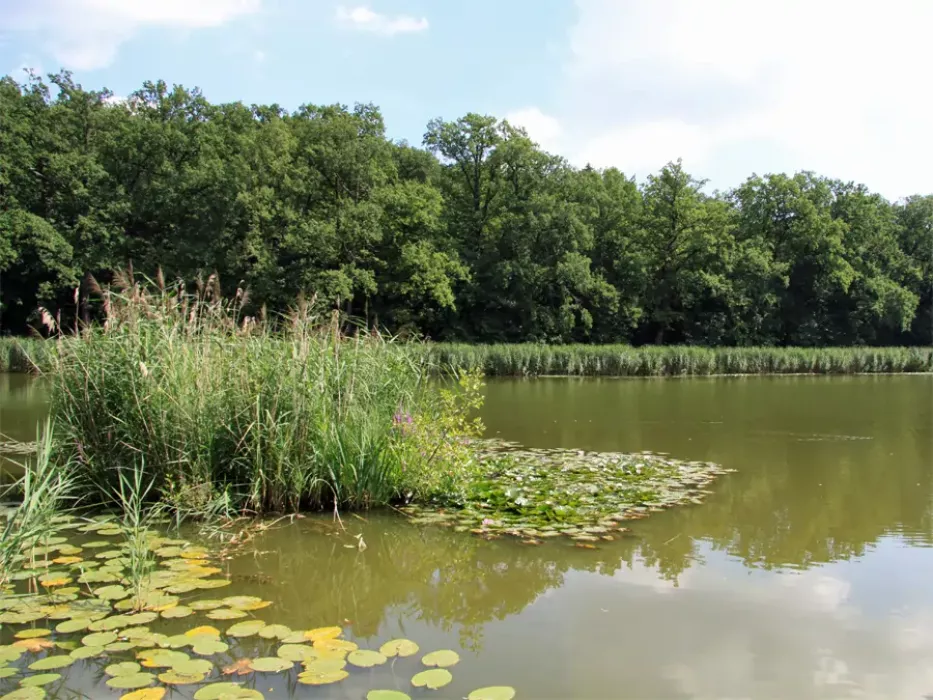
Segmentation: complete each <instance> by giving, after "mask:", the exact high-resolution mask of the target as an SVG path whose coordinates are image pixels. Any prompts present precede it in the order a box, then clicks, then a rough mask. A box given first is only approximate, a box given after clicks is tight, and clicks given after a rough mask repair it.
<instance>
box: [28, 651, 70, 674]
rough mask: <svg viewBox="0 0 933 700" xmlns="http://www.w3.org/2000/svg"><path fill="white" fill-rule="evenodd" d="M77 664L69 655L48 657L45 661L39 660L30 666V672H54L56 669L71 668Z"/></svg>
mask: <svg viewBox="0 0 933 700" xmlns="http://www.w3.org/2000/svg"><path fill="white" fill-rule="evenodd" d="M74 662H75V660H74V659H72V658H71V657H70V656H68V655H67V654H59V655H57V656H46V657H45V658H44V659H39V660H38V661H33V662H32V663H31V664H29V670H30V671H54V670H55V669H56V668H65V666H71V664H73V663H74Z"/></svg>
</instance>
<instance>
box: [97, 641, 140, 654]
mask: <svg viewBox="0 0 933 700" xmlns="http://www.w3.org/2000/svg"><path fill="white" fill-rule="evenodd" d="M135 647H136V643H135V642H110V644H108V645H107V646H105V647H104V649H105V650H106V651H108V652H110V653H114V652H119V651H129V650H130V649H133V648H135Z"/></svg>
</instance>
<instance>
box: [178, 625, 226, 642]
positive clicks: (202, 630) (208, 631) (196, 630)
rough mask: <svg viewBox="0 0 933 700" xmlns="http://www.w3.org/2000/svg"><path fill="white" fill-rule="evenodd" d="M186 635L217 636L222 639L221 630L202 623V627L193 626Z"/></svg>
mask: <svg viewBox="0 0 933 700" xmlns="http://www.w3.org/2000/svg"><path fill="white" fill-rule="evenodd" d="M185 636H186V637H204V636H206V637H217V638H218V639H220V630H219V629H217V628H216V627H211V626H210V625H201V626H200V627H192V628H191V629H190V630H188V631H187V632H185Z"/></svg>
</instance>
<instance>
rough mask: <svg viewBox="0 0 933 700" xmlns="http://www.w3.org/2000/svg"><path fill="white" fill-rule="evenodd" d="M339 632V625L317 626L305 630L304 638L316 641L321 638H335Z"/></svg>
mask: <svg viewBox="0 0 933 700" xmlns="http://www.w3.org/2000/svg"><path fill="white" fill-rule="evenodd" d="M341 634H343V630H342V629H341V628H340V627H317V628H315V629H313V630H308V631H307V632H305V639H310V640H311V641H312V642H316V641H318V640H321V639H337V637H339V636H340V635H341Z"/></svg>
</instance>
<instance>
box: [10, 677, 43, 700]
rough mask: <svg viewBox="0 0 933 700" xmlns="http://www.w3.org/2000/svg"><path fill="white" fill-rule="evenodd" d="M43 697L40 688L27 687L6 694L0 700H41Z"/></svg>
mask: <svg viewBox="0 0 933 700" xmlns="http://www.w3.org/2000/svg"><path fill="white" fill-rule="evenodd" d="M54 675H57V674H54ZM44 697H45V691H44V690H43V689H42V688H36V687H29V686H27V687H25V688H17V689H16V690H14V691H13V692H11V693H7V694H6V695H4V696H3V697H2V698H0V700H42V698H44Z"/></svg>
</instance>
